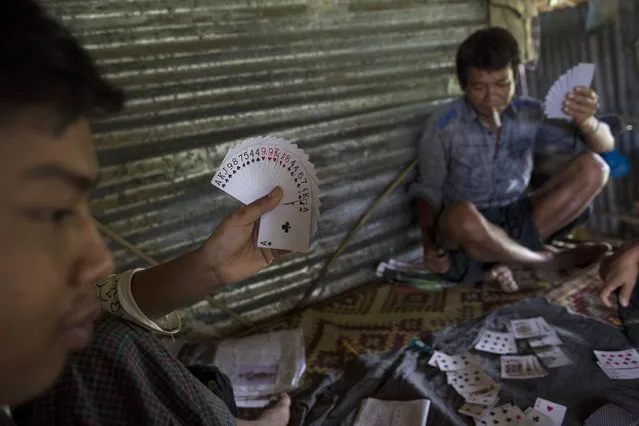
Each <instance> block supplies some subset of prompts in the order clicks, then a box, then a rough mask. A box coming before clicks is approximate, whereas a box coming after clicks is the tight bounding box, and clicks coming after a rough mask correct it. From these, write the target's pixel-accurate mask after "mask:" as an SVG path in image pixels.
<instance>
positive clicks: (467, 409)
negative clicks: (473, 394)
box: [457, 402, 486, 418]
mask: <svg viewBox="0 0 639 426" xmlns="http://www.w3.org/2000/svg"><path fill="white" fill-rule="evenodd" d="M457 411H458V412H459V413H461V414H464V415H466V416H470V417H474V418H480V417H481V416H482V415H483V414H484V411H486V407H485V406H483V405H479V404H470V403H468V402H466V403H464V405H462V406H461V407H460V408H459V410H457Z"/></svg>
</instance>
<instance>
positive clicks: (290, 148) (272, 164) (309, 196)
mask: <svg viewBox="0 0 639 426" xmlns="http://www.w3.org/2000/svg"><path fill="white" fill-rule="evenodd" d="M211 183H212V184H213V185H214V186H216V187H218V188H220V189H221V190H222V191H224V192H226V193H227V194H229V195H231V196H232V197H234V198H236V199H237V200H239V201H241V202H242V203H244V204H250V203H252V202H253V201H255V200H257V199H258V198H261V197H263V196H265V195H267V194H268V193H269V192H271V190H272V189H273V188H275V187H276V186H280V187H281V188H282V190H283V191H284V196H283V198H282V201H281V202H280V204H279V205H278V206H277V207H276V208H275V209H274V210H272V211H271V212H269V213H266V214H265V215H264V216H262V218H261V220H260V227H259V232H258V239H257V241H258V243H257V245H258V247H264V248H273V249H280V250H291V251H298V252H307V251H308V250H309V246H310V238H311V236H313V234H315V231H316V230H317V221H318V218H319V207H320V201H319V182H318V180H317V177H316V174H315V168H314V166H313V164H312V163H311V162H309V161H308V155H306V154H305V153H304V151H302V150H301V149H300V148H298V147H297V145H295V144H292V143H291V142H289V141H287V140H286V139H282V138H277V137H256V138H251V139H247V140H245V141H243V142H241V143H240V144H239V145H238V146H236V147H235V148H233V149H231V150H230V151H229V152H228V153H227V154H226V157H225V158H224V161H223V162H222V164H221V165H220V167H219V168H218V170H217V172H216V173H215V175H214V176H213V179H212V180H211Z"/></svg>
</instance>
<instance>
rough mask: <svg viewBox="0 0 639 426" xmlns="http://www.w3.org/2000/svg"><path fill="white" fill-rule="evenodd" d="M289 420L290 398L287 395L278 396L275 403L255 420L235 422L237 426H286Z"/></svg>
mask: <svg viewBox="0 0 639 426" xmlns="http://www.w3.org/2000/svg"><path fill="white" fill-rule="evenodd" d="M290 418H291V398H290V397H289V396H288V395H287V394H285V393H284V394H282V395H280V399H279V400H278V401H277V403H276V404H275V405H274V406H273V407H272V408H269V409H268V410H266V411H264V413H263V414H262V415H261V416H260V418H259V419H257V420H251V421H248V420H240V419H238V420H237V423H236V424H237V426H286V425H287V424H288V421H289V420H290Z"/></svg>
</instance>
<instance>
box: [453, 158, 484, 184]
mask: <svg viewBox="0 0 639 426" xmlns="http://www.w3.org/2000/svg"><path fill="white" fill-rule="evenodd" d="M452 154H453V155H452V156H451V161H450V169H449V176H450V184H451V186H453V187H455V188H456V189H458V190H462V189H463V190H473V189H474V190H476V189H481V188H486V186H489V184H490V179H491V171H490V168H489V167H488V165H487V164H486V161H485V156H484V155H483V154H482V153H479V152H474V153H470V152H453V153H452Z"/></svg>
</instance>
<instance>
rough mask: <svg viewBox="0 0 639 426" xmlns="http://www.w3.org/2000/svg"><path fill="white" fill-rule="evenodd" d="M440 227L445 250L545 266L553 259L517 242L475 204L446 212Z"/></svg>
mask: <svg viewBox="0 0 639 426" xmlns="http://www.w3.org/2000/svg"><path fill="white" fill-rule="evenodd" d="M439 225H440V229H441V232H442V239H443V247H444V249H446V250H456V249H459V248H461V249H463V250H464V251H466V252H467V253H468V255H469V256H470V257H472V258H473V259H476V260H479V261H482V262H495V263H496V262H498V263H506V264H522V265H544V264H547V263H549V262H551V261H552V259H553V256H552V253H549V252H545V251H542V252H536V251H533V250H530V249H528V248H526V247H524V246H522V245H520V244H518V243H517V242H515V241H514V240H513V239H512V238H510V237H509V236H508V234H507V233H506V231H504V230H503V229H501V228H500V227H498V226H496V225H495V224H493V223H490V222H489V221H488V220H486V218H484V216H483V215H482V214H481V212H479V210H477V208H476V207H475V206H474V205H473V204H471V203H457V204H453V205H451V206H449V207H447V208H446V209H444V211H443V212H442V215H441V217H440V222H439Z"/></svg>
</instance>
